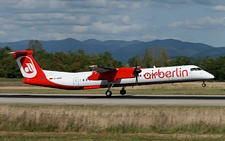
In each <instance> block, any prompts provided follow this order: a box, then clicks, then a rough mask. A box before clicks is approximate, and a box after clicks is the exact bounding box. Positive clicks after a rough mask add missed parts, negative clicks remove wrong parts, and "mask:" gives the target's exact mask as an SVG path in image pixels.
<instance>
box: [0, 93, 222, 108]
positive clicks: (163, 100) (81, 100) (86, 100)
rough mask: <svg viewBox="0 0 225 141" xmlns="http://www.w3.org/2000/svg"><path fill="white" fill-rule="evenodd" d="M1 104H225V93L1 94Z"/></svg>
mask: <svg viewBox="0 0 225 141" xmlns="http://www.w3.org/2000/svg"><path fill="white" fill-rule="evenodd" d="M0 104H48V105H129V106H131V105H134V106H225V95H125V96H122V95H119V94H114V95H112V96H111V97H106V96H105V95H104V94H8V93H1V94H0Z"/></svg>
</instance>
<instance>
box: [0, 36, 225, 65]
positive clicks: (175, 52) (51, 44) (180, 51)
mask: <svg viewBox="0 0 225 141" xmlns="http://www.w3.org/2000/svg"><path fill="white" fill-rule="evenodd" d="M39 42H41V43H42V46H43V47H44V49H45V50H46V51H47V52H52V53H54V52H60V51H61V52H65V53H67V52H68V51H77V50H78V49H82V50H84V51H85V52H86V53H88V54H90V55H92V54H94V53H95V54H101V53H104V52H106V51H108V52H111V53H112V55H113V58H114V59H115V60H120V61H122V62H124V63H126V62H127V61H128V58H131V57H133V56H135V55H136V54H137V53H139V54H140V55H143V54H144V51H145V49H146V48H150V47H154V48H165V49H166V50H167V52H168V53H169V55H170V57H171V58H175V57H178V56H187V57H191V58H196V57H206V56H211V57H213V58H218V57H220V56H224V55H225V47H213V46H210V45H207V44H203V43H191V42H183V41H180V40H174V39H165V40H153V41H149V42H143V41H137V40H134V41H123V40H107V41H100V40H96V39H89V40H85V41H79V40H76V39H72V38H67V39H64V40H49V41H42V40H39ZM28 43H29V40H23V41H16V42H4V43H3V42H0V47H6V46H9V47H10V48H11V49H13V50H21V49H26V48H27V47H28Z"/></svg>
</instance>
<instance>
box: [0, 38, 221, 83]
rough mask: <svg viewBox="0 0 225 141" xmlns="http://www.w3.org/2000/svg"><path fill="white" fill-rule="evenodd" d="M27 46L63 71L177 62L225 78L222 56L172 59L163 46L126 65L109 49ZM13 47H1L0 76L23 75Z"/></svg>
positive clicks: (44, 62) (49, 67)
mask: <svg viewBox="0 0 225 141" xmlns="http://www.w3.org/2000/svg"><path fill="white" fill-rule="evenodd" d="M27 49H31V50H33V51H34V54H33V56H34V58H35V59H36V60H37V62H38V64H39V65H40V67H41V68H42V69H44V70H56V71H65V72H81V71H90V67H89V66H90V65H101V66H107V67H114V68H117V67H128V66H130V67H134V66H136V65H138V66H141V67H153V66H155V67H165V66H178V65H197V66H199V67H201V68H202V69H204V70H206V71H208V72H210V73H212V74H213V75H214V76H215V80H218V81H224V80H225V56H221V57H219V58H216V59H214V58H212V57H210V56H207V57H205V58H201V57H198V58H195V59H192V58H189V57H186V56H180V57H176V58H174V59H171V58H170V56H169V54H168V53H167V51H166V49H165V48H153V47H149V48H147V49H146V50H145V51H144V52H143V53H142V54H136V55H135V56H134V57H132V58H129V59H128V64H124V63H122V62H121V61H117V60H115V59H113V57H112V54H111V53H110V52H105V53H103V54H92V55H90V54H88V53H86V52H85V51H84V50H82V49H79V50H77V51H76V52H72V51H69V52H68V53H64V52H55V53H48V52H46V51H45V50H44V47H43V46H42V44H41V43H40V42H39V41H38V40H31V41H29V43H28V45H27ZM11 51H12V49H11V48H10V47H8V46H6V47H3V48H2V47H0V77H4V78H21V77H22V75H21V73H20V70H19V68H18V66H17V64H16V61H15V60H14V58H13V57H12V56H11V55H9V54H8V53H9V52H11Z"/></svg>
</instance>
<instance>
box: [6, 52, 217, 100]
mask: <svg viewBox="0 0 225 141" xmlns="http://www.w3.org/2000/svg"><path fill="white" fill-rule="evenodd" d="M33 53H34V52H33V51H32V50H17V51H13V52H10V53H9V54H11V55H12V56H13V57H14V58H15V59H16V62H17V64H18V66H19V68H20V71H21V73H22V75H23V77H24V79H23V80H22V82H23V83H25V84H30V85H38V86H44V87H53V88H60V89H70V90H78V89H82V90H87V89H98V88H107V90H106V92H105V95H106V96H107V97H110V96H111V95H112V91H111V88H112V87H122V89H121V90H120V94H121V95H125V94H126V90H125V87H126V86H135V85H147V84H158V83H175V82H189V81H200V80H201V81H203V83H202V87H205V86H206V83H205V80H208V79H213V78H214V76H213V75H212V74H210V73H208V72H207V71H204V70H202V69H201V68H199V67H198V66H195V65H184V66H170V67H153V68H141V67H139V66H137V65H136V66H135V67H127V68H126V67H125V68H110V67H103V66H97V65H92V66H90V67H91V68H92V71H88V72H76V73H72V72H59V71H50V70H43V69H41V67H40V66H39V65H38V63H37V62H36V60H35V59H34V58H33V56H32V54H33Z"/></svg>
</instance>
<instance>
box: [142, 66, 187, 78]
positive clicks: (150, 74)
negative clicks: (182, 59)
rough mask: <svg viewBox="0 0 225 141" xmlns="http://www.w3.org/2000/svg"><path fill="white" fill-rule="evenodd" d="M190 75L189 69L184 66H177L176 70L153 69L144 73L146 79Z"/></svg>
mask: <svg viewBox="0 0 225 141" xmlns="http://www.w3.org/2000/svg"><path fill="white" fill-rule="evenodd" d="M185 76H188V70H185V69H184V70H183V69H182V68H175V69H174V70H166V71H163V70H160V69H158V70H152V71H151V72H146V73H145V74H144V78H145V79H156V77H158V78H173V77H185Z"/></svg>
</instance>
